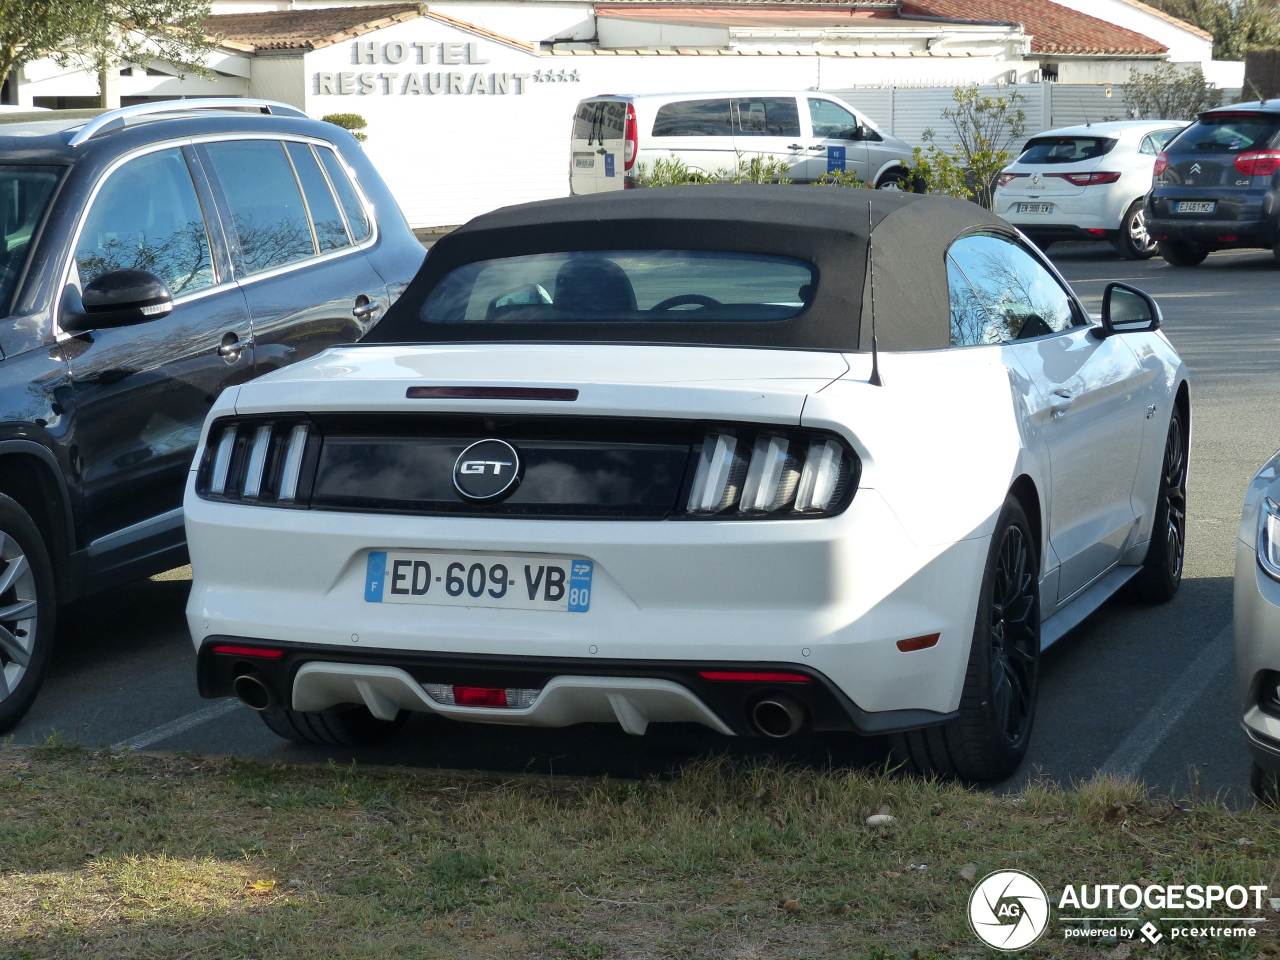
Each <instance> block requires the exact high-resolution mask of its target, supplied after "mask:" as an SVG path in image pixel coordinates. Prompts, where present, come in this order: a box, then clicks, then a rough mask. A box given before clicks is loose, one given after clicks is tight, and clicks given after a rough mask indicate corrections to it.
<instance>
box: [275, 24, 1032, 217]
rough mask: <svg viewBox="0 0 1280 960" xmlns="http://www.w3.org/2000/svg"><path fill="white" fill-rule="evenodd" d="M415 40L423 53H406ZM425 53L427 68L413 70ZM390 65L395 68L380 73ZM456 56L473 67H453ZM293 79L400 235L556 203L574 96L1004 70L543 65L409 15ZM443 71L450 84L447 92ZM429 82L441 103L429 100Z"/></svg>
mask: <svg viewBox="0 0 1280 960" xmlns="http://www.w3.org/2000/svg"><path fill="white" fill-rule="evenodd" d="M415 41H416V42H418V43H421V44H424V47H423V48H422V49H421V50H420V49H419V48H416V47H414V46H413V44H414V42H415ZM374 43H376V44H378V47H377V48H376V49H377V51H378V52H377V61H378V62H375V63H369V62H363V63H362V62H360V59H361V57H362V56H363V57H364V58H365V59H367V58H368V57H370V56H372V55H373V53H372V48H371V47H369V46H368V45H369V44H374ZM388 44H391V45H392V46H391V47H390V49H389V50H388V46H387V45H388ZM441 44H457V45H459V46H458V47H456V48H454V52H455V53H457V54H459V57H458V59H461V60H463V61H464V62H461V63H455V64H442V63H440V62H439V59H440V50H441V48H440V45H441ZM424 54H425V57H426V60H427V62H425V63H419V62H417V61H418V60H419V59H422V58H423V57H424ZM392 56H394V57H400V56H403V57H404V58H405V59H404V60H403V61H402V62H398V63H390V62H387V61H388V58H389V57H392ZM468 57H470V58H471V59H472V60H473V61H486V62H483V63H481V62H470V63H468V62H465V61H466V60H467V58H468ZM261 62H263V61H259V63H261ZM256 67H257V64H255V70H256ZM303 69H304V73H305V84H306V93H305V104H304V109H305V110H306V111H307V113H308V114H309V115H311V116H313V117H319V116H323V115H324V114H326V113H338V112H342V113H347V112H350V113H358V114H360V115H361V116H363V117H364V118H365V119H366V120H367V121H368V127H367V129H366V132H367V133H368V135H369V140H368V141H367V142H366V144H365V149H366V150H367V151H368V153H369V156H370V158H371V159H372V160H373V162H374V163H375V164H376V165H377V167H378V169H379V171H380V172H381V173H382V176H383V177H384V179H385V180H386V181H387V184H388V186H389V187H390V188H391V190H392V192H393V193H394V194H395V195H396V198H397V199H398V200H399V202H400V204H401V206H402V207H403V208H404V211H405V214H406V216H407V217H408V218H409V222H410V224H412V225H413V226H415V227H424V226H437V225H445V224H456V223H463V222H465V221H466V220H469V219H470V218H471V217H474V216H476V215H477V214H480V213H484V212H486V211H488V210H492V209H494V208H495V207H498V206H503V205H505V204H510V203H522V202H526V201H531V200H541V199H547V198H550V197H559V196H564V195H565V194H566V193H567V192H568V179H569V130H570V123H571V120H572V117H573V112H574V108H575V106H576V105H577V103H578V101H579V100H581V99H583V98H585V97H590V96H594V95H597V94H601V93H663V92H672V91H676V92H681V91H714V90H733V89H762V88H768V89H780V90H805V89H816V88H818V87H823V88H849V87H853V86H855V85H859V84H871V83H883V84H894V83H898V84H915V85H930V86H933V85H938V86H943V87H946V88H947V89H948V95H949V89H950V87H952V86H954V85H956V84H962V83H963V84H968V83H989V82H991V81H993V80H997V79H1000V78H1001V77H1003V75H1004V72H1005V71H1006V70H1007V69H1008V62H1000V61H996V60H993V59H988V58H977V57H956V58H948V57H884V58H881V57H819V56H814V55H812V54H809V55H806V56H801V55H799V54H793V55H788V56H777V55H762V56H735V55H729V56H725V55H714V54H707V55H702V56H680V55H676V54H674V53H671V52H664V53H661V54H654V55H626V54H616V55H610V54H579V55H568V54H566V55H556V56H546V55H539V54H536V53H532V52H528V51H525V50H522V49H519V48H516V47H512V46H509V45H506V44H501V43H498V42H495V41H492V40H488V39H486V38H484V37H483V36H478V35H476V34H474V33H471V32H469V31H465V30H461V29H459V28H455V27H451V26H449V25H446V24H444V23H441V22H440V21H436V20H431V19H430V18H422V19H419V20H413V21H409V22H407V23H401V24H395V25H393V26H390V27H387V28H385V29H383V30H378V31H375V32H373V33H369V34H366V35H364V36H362V37H360V38H359V39H358V40H351V41H344V42H343V43H340V44H336V45H334V46H332V47H326V48H323V49H320V50H316V51H312V52H310V53H308V54H307V55H306V57H305V59H304V68H303ZM451 73H452V74H456V75H457V76H456V78H455V79H456V82H455V83H454V84H452V87H453V90H452V92H450V87H451V84H450V81H449V74H451ZM344 75H345V76H344ZM495 75H496V76H497V77H503V76H505V77H506V85H507V92H505V93H502V92H493V89H494V87H495V86H496V85H497V82H498V81H497V80H496V79H495ZM432 82H434V83H436V84H438V85H439V90H440V92H437V93H432V92H430V86H431V83H432ZM343 89H345V90H346V91H348V92H345V93H343V92H340V91H342V90H343ZM419 89H421V92H419ZM459 90H460V91H461V92H458V91H459Z"/></svg>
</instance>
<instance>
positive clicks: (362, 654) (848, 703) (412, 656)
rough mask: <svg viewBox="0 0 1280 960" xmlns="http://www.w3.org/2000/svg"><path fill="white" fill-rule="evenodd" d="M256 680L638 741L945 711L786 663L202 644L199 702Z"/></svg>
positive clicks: (383, 705) (834, 727)
mask: <svg viewBox="0 0 1280 960" xmlns="http://www.w3.org/2000/svg"><path fill="white" fill-rule="evenodd" d="M224 644H226V645H233V646H248V647H252V648H260V649H271V650H280V651H282V656H280V657H278V658H276V659H265V658H261V657H245V656H242V655H236V654H224V653H215V652H214V648H215V647H218V646H220V645H224ZM707 668H712V669H715V670H717V671H726V670H728V671H732V670H740V671H751V672H757V673H758V672H762V671H779V672H785V673H787V674H792V675H798V676H803V677H807V678H808V681H807V682H804V681H799V682H783V683H778V682H759V681H747V682H739V681H722V680H707V679H705V678H703V677H702V676H701V675H700V673H699V670H700V669H707ZM245 673H255V674H257V675H258V676H259V678H260V679H261V680H262V681H263V682H264V683H266V684H267V685H268V686H269V687H270V688H271V689H272V691H273V692H274V694H275V696H276V697H277V698H278V699H279V700H280V701H281V702H286V703H289V704H290V705H292V706H293V707H294V709H298V710H306V711H321V710H326V709H328V708H330V707H334V706H337V705H339V704H344V703H357V704H358V703H364V704H365V705H366V706H367V707H369V709H370V710H371V711H372V712H373V713H374V715H375V716H379V717H381V718H382V719H388V720H389V719H392V718H393V717H394V716H395V715H396V713H398V712H399V711H400V710H411V711H415V712H419V713H437V714H440V715H442V716H446V717H450V718H451V719H454V720H467V721H471V722H479V723H497V724H512V725H520V726H531V727H566V726H570V725H572V724H575V723H591V722H596V723H619V724H621V725H622V727H623V729H625V730H626V731H627V732H628V733H634V734H642V733H644V731H645V727H646V726H647V725H648V724H649V723H664V722H665V723H672V722H677V723H678V722H686V723H701V724H702V725H703V726H706V727H709V728H711V729H712V730H716V731H717V732H719V733H723V734H726V735H736V736H752V735H755V734H756V733H757V731H756V729H755V727H754V726H753V725H752V723H751V720H750V711H751V708H752V707H753V706H754V705H755V704H757V703H759V702H760V701H761V700H763V699H766V698H770V697H778V696H784V697H787V698H789V699H791V700H794V701H795V702H797V703H798V704H800V706H801V707H802V709H803V711H804V713H805V717H806V721H807V725H808V727H809V728H810V729H812V730H816V731H850V732H855V733H859V734H862V735H864V736H871V735H877V734H884V733H892V732H895V731H899V730H912V729H918V728H920V727H927V726H932V725H934V724H939V723H945V722H947V721H948V720H951V719H953V718H954V717H955V714H954V713H938V712H935V711H930V710H890V711H881V712H878V713H869V712H867V711H865V710H862V709H861V708H860V707H859V706H858V705H857V704H855V703H854V702H853V701H852V700H850V699H849V697H847V696H846V695H845V694H844V692H843V691H841V690H840V689H839V687H837V686H836V685H835V684H834V683H832V681H831V680H830V678H828V677H826V676H824V675H823V674H821V673H819V672H818V671H816V670H812V669H809V668H806V667H802V666H797V665H796V664H791V663H773V664H769V663H764V664H762V663H760V662H758V661H752V662H749V663H746V662H744V663H725V662H722V661H721V662H716V663H704V664H697V663H691V662H689V661H684V660H682V661H671V660H598V659H590V660H588V659H586V658H569V657H511V656H491V655H471V656H459V655H457V654H438V653H411V652H406V651H403V650H360V651H350V650H340V651H339V650H334V649H333V648H332V647H326V646H321V645H319V644H278V643H272V642H270V641H264V640H259V639H257V638H252V637H217V636H213V637H207V638H206V639H205V642H204V643H203V644H202V645H201V648H200V652H199V655H198V658H197V677H198V681H199V686H200V693H201V695H202V696H205V697H226V696H231V695H232V682H233V681H234V680H235V678H236V677H238V676H240V675H242V674H245ZM424 684H446V685H453V684H458V685H463V686H476V687H487V688H494V687H502V688H512V687H516V688H523V689H534V690H538V691H540V692H539V694H538V696H537V698H536V699H535V700H534V702H533V703H532V704H531V705H530V706H528V707H525V708H522V709H510V708H491V707H471V706H458V705H455V704H448V703H443V702H441V701H439V700H437V699H435V698H433V697H432V696H431V694H430V693H429V692H428V690H427V689H425V688H424Z"/></svg>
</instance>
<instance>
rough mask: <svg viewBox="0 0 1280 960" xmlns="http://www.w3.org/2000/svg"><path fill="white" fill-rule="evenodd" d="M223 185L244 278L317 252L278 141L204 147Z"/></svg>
mask: <svg viewBox="0 0 1280 960" xmlns="http://www.w3.org/2000/svg"><path fill="white" fill-rule="evenodd" d="M205 150H206V152H207V153H208V156H209V160H210V162H211V163H212V164H213V169H214V171H215V172H216V173H217V175H218V180H219V182H220V183H221V184H222V192H223V193H224V194H225V195H226V198H227V205H228V206H229V207H230V208H231V219H232V222H233V227H234V230H235V233H236V236H237V237H238V238H239V240H240V256H241V259H242V260H243V262H244V270H245V272H246V273H258V272H259V271H262V270H270V269H271V268H272V267H279V266H283V265H284V264H286V263H293V262H294V261H295V260H303V259H305V258H307V257H310V256H313V255H314V254H315V252H316V248H315V244H314V243H313V242H312V239H311V225H310V224H309V223H308V222H307V211H306V207H304V206H303V204H302V193H301V192H300V191H299V190H298V180H297V178H296V177H294V175H293V167H292V166H291V165H290V163H289V158H288V157H287V156H286V155H285V151H284V144H282V143H280V142H279V141H278V140H223V141H219V142H216V143H209V144H206V145H205Z"/></svg>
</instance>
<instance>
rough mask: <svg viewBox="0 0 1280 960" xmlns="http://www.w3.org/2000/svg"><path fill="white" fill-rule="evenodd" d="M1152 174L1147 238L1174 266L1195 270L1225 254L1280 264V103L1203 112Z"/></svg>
mask: <svg viewBox="0 0 1280 960" xmlns="http://www.w3.org/2000/svg"><path fill="white" fill-rule="evenodd" d="M1153 173H1154V174H1155V179H1154V181H1153V183H1152V187H1151V192H1150V193H1149V194H1147V203H1146V214H1147V230H1148V232H1149V233H1150V235H1151V237H1152V238H1153V239H1155V240H1156V241H1158V243H1159V245H1160V254H1161V256H1163V257H1164V258H1165V259H1166V260H1168V261H1169V263H1171V264H1173V265H1174V266H1176V267H1192V266H1195V265H1196V264H1197V263H1200V262H1201V261H1202V260H1204V258H1205V257H1207V256H1208V255H1209V253H1210V251H1212V250H1221V249H1223V248H1225V247H1266V248H1269V249H1271V250H1272V251H1274V252H1275V255H1276V258H1277V259H1280V247H1277V241H1280V204H1278V203H1277V200H1278V199H1280V197H1278V194H1280V100H1270V101H1263V102H1260V103H1259V102H1255V103H1236V104H1232V105H1231V106H1228V107H1217V108H1215V109H1213V110H1206V111H1205V112H1204V113H1202V114H1200V116H1199V119H1198V120H1197V121H1196V122H1195V123H1193V124H1192V125H1191V126H1189V127H1187V128H1186V129H1185V130H1184V131H1182V133H1180V134H1178V136H1177V137H1175V138H1174V139H1173V140H1171V141H1170V142H1169V145H1168V146H1166V147H1165V148H1164V152H1163V153H1162V154H1160V156H1159V157H1158V158H1157V159H1156V165H1155V169H1154V171H1153Z"/></svg>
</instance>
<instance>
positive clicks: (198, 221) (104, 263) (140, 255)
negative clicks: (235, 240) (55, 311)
mask: <svg viewBox="0 0 1280 960" xmlns="http://www.w3.org/2000/svg"><path fill="white" fill-rule="evenodd" d="M75 257H76V267H77V269H78V270H79V271H80V282H81V283H82V284H83V283H88V282H89V281H90V280H94V279H96V278H97V277H100V276H102V275H103V274H105V273H110V272H112V271H113V270H125V269H136V270H148V271H150V272H151V273H153V274H155V275H156V276H157V277H159V278H160V279H161V280H163V281H164V282H165V285H166V286H168V288H169V290H170V292H171V293H172V294H173V295H174V296H175V297H180V296H182V295H183V294H184V293H191V292H192V291H194V290H199V289H201V288H203V287H208V286H212V285H213V284H214V283H215V278H214V273H213V262H212V261H211V259H210V257H209V235H208V232H207V230H206V227H205V222H204V214H203V213H202V212H201V209H200V201H199V200H198V199H197V198H196V188H195V184H194V183H192V181H191V171H190V170H189V169H188V168H187V161H186V159H185V158H184V157H183V156H182V151H181V150H180V149H179V148H177V147H173V148H171V149H168V150H158V151H156V152H155V153H148V154H145V155H144V156H141V157H138V158H136V159H134V160H130V161H128V162H127V163H125V164H124V166H122V167H120V168H119V169H117V170H116V171H115V172H114V173H112V174H111V175H110V176H108V177H107V180H106V182H105V183H104V184H103V185H102V188H101V189H100V190H99V191H98V195H97V196H96V197H95V198H94V200H93V205H92V206H91V207H90V208H89V213H88V215H87V216H86V217H85V220H84V226H83V227H82V228H81V230H80V238H79V239H78V240H77V241H76V254H75Z"/></svg>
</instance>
